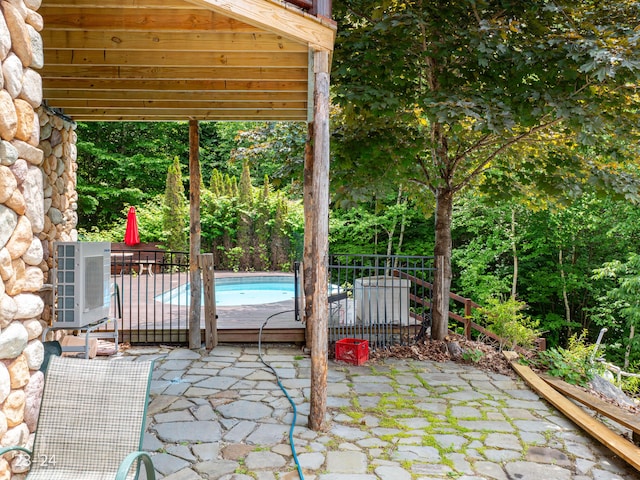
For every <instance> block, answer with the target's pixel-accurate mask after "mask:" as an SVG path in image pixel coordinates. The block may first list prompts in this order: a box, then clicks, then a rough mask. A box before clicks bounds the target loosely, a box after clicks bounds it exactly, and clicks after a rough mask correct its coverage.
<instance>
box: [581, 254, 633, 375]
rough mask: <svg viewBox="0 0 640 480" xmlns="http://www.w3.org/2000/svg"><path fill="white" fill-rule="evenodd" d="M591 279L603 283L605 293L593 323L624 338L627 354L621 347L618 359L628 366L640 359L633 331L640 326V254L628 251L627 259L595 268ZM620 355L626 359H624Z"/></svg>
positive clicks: (622, 339) (594, 314)
mask: <svg viewBox="0 0 640 480" xmlns="http://www.w3.org/2000/svg"><path fill="white" fill-rule="evenodd" d="M592 278H593V280H596V281H603V282H604V284H603V290H604V291H603V294H602V295H601V296H599V297H598V299H597V300H598V303H597V305H596V306H595V307H594V308H593V309H592V310H591V312H592V314H593V319H594V322H595V323H596V324H598V325H599V326H601V327H607V328H608V329H609V330H611V331H612V332H615V333H614V335H615V336H616V337H618V338H620V337H622V338H621V343H622V345H621V347H623V348H624V353H623V352H622V351H621V350H622V349H619V350H618V355H617V357H618V358H617V359H615V360H617V362H618V363H623V364H624V367H625V368H627V367H628V366H629V364H631V363H634V362H636V361H638V359H640V354H639V353H636V352H637V350H638V348H637V347H638V346H639V345H640V341H639V339H638V338H637V337H636V336H635V334H634V331H635V329H636V328H638V327H640V255H638V254H637V253H635V252H633V253H629V254H628V256H627V260H626V262H621V261H619V260H613V261H610V262H605V263H604V264H603V266H602V267H600V268H596V269H594V271H593V277H592ZM616 333H617V334H616ZM613 352H614V351H613V350H612V353H613ZM632 352H633V353H632ZM620 356H623V358H624V360H623V361H622V362H620V360H621V358H620Z"/></svg>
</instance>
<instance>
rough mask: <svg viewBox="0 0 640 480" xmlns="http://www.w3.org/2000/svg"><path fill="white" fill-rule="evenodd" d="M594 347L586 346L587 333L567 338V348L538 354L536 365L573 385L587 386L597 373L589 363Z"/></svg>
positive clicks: (590, 362) (552, 349)
mask: <svg viewBox="0 0 640 480" xmlns="http://www.w3.org/2000/svg"><path fill="white" fill-rule="evenodd" d="M595 348H596V347H595V345H589V344H587V332H586V331H583V332H582V333H581V334H580V335H579V336H578V334H574V335H572V336H571V337H570V338H569V345H568V347H567V348H562V347H554V348H550V349H549V350H545V351H542V352H539V353H538V360H537V363H538V365H539V366H541V367H543V368H546V369H548V372H549V374H551V375H553V376H554V377H560V378H562V379H563V380H564V381H565V382H567V383H571V384H573V385H581V386H583V387H584V386H587V384H588V383H589V381H590V380H591V379H592V378H593V377H594V375H595V374H596V373H598V369H597V368H596V367H595V366H594V364H593V362H592V361H591V357H592V355H593V353H594V350H595Z"/></svg>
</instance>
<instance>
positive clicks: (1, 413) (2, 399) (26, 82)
mask: <svg viewBox="0 0 640 480" xmlns="http://www.w3.org/2000/svg"><path fill="white" fill-rule="evenodd" d="M40 2H41V0H0V62H1V68H0V446H9V445H23V446H29V445H30V443H31V442H32V439H33V433H34V431H35V427H36V422H37V414H38V410H39V402H40V397H41V391H42V386H43V382H44V377H43V375H42V373H41V372H40V371H39V368H40V366H41V364H42V361H43V358H44V348H43V344H42V342H41V334H42V331H43V327H44V326H45V325H46V324H47V321H48V318H47V316H48V315H49V314H48V313H47V311H45V303H46V302H45V299H46V297H47V294H46V291H47V289H46V287H45V284H46V282H47V281H48V278H47V272H48V271H49V269H50V267H51V259H50V255H49V253H50V252H51V246H52V242H53V241H54V240H56V239H73V238H74V231H75V230H74V229H75V212H72V211H70V210H73V208H74V206H75V197H74V196H73V195H75V172H74V166H73V161H74V160H75V132H74V131H73V129H72V124H71V123H69V124H68V125H67V124H66V123H67V122H64V121H62V120H52V118H53V117H52V116H51V115H49V114H47V113H46V111H45V110H44V109H42V108H41V104H42V80H41V77H40V74H39V73H38V71H37V70H38V69H40V68H42V66H43V61H44V57H43V48H42V38H41V36H40V33H39V32H40V31H42V28H43V21H42V17H41V16H40V15H39V14H38V12H37V10H38V9H39V7H40ZM41 127H42V133H43V134H42V135H41ZM54 132H57V133H54ZM41 140H42V141H41ZM72 144H73V147H72V146H71V145H72ZM43 150H44V151H45V152H46V154H45V153H44V152H43ZM69 188H73V192H72V193H70V194H67V193H66V192H68V189H69ZM21 460H23V459H21V458H18V457H16V458H14V459H13V460H11V459H10V458H7V457H6V456H5V457H4V458H0V480H8V479H14V480H15V479H20V478H23V477H24V473H23V472H24V471H25V470H26V462H24V461H21Z"/></svg>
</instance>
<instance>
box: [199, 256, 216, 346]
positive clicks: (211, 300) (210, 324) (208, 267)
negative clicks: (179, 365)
mask: <svg viewBox="0 0 640 480" xmlns="http://www.w3.org/2000/svg"><path fill="white" fill-rule="evenodd" d="M200 268H201V269H202V283H203V291H204V331H205V342H204V344H205V347H206V349H207V350H213V349H214V348H215V347H217V346H218V320H217V318H218V316H217V315H216V288H215V272H214V269H213V253H204V254H202V255H200Z"/></svg>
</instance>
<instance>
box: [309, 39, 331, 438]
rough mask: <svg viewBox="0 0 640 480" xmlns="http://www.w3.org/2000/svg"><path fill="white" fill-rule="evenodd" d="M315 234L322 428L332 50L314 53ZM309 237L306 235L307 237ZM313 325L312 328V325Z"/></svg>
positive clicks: (319, 421) (317, 399) (316, 363)
mask: <svg viewBox="0 0 640 480" xmlns="http://www.w3.org/2000/svg"><path fill="white" fill-rule="evenodd" d="M314 74H315V86H314V95H313V99H314V107H313V108H314V110H313V192H312V195H313V199H314V201H313V207H314V208H313V212H312V217H313V218H312V223H313V225H315V230H314V231H313V235H314V237H315V240H314V246H313V250H314V252H313V255H312V257H313V264H312V265H313V268H314V278H315V282H314V288H313V305H312V311H311V322H310V323H311V325H310V327H311V329H312V330H313V333H312V338H311V342H312V343H311V398H310V412H309V428H311V429H312V430H316V431H317V430H321V429H322V428H323V424H324V417H325V414H326V410H327V370H328V356H327V351H328V332H327V327H328V316H329V296H328V262H329V53H328V52H326V51H317V52H315V53H314ZM305 239H306V236H305ZM308 328H309V327H308Z"/></svg>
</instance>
